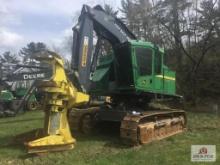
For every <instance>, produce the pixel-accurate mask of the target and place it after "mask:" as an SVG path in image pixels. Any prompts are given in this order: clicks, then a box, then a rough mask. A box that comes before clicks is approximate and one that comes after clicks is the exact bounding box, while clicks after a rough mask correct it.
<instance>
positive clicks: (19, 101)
mask: <svg viewBox="0 0 220 165" xmlns="http://www.w3.org/2000/svg"><path fill="white" fill-rule="evenodd" d="M27 94H28V89H27V88H17V89H15V91H11V90H8V89H6V90H1V91H0V117H13V116H15V115H16V114H17V113H24V112H25V111H31V110H36V109H37V108H38V102H37V99H36V96H35V94H31V95H30V97H29V98H28V100H27V101H26V100H24V98H25V96H26V95H27Z"/></svg>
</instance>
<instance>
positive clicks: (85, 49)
mask: <svg viewBox="0 0 220 165" xmlns="http://www.w3.org/2000/svg"><path fill="white" fill-rule="evenodd" d="M88 45H89V37H87V36H85V37H84V41H83V54H82V64H81V65H82V67H85V66H86V62H87V54H88Z"/></svg>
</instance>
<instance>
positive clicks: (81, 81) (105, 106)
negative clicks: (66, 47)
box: [69, 5, 186, 144]
mask: <svg viewBox="0 0 220 165" xmlns="http://www.w3.org/2000/svg"><path fill="white" fill-rule="evenodd" d="M94 36H96V39H94ZM109 50H110V51H109ZM164 59H165V53H164V50H163V49H162V48H159V47H158V46H157V45H155V44H153V43H151V42H144V41H141V40H138V39H137V38H136V36H135V35H134V34H133V33H132V32H131V31H130V30H129V29H128V28H127V27H126V25H125V24H124V23H123V22H122V21H121V20H120V19H118V18H117V17H116V16H113V15H109V14H108V13H107V12H106V11H105V10H104V9H103V8H102V7H101V6H95V7H93V8H91V7H89V6H87V5H84V6H83V8H82V11H81V15H80V16H79V19H78V23H77V24H76V25H75V26H74V27H73V47H72V65H71V66H72V70H73V71H74V74H73V75H72V79H73V80H75V81H74V82H76V80H77V82H78V88H79V90H81V91H83V92H86V93H88V94H90V96H91V98H97V97H106V98H108V101H106V102H105V103H102V104H101V105H100V106H98V107H95V108H94V107H92V106H93V105H92V102H93V100H91V104H90V106H91V107H90V108H87V109H83V108H81V109H80V108H79V109H74V110H73V111H71V112H70V116H69V121H70V125H71V128H72V129H73V130H75V131H80V132H84V133H87V132H90V131H91V130H92V127H93V126H94V125H95V124H97V123H98V124H100V123H102V122H107V123H112V122H114V123H119V124H120V136H121V138H122V139H123V140H124V141H126V142H129V143H131V144H145V143H149V142H151V141H153V140H158V139H163V138H165V137H168V136H172V135H174V134H177V133H180V132H183V131H184V130H185V129H186V115H185V112H184V110H181V109H174V108H171V107H169V108H168V107H167V106H150V105H151V103H152V102H153V101H154V100H158V99H160V100H162V101H164V100H173V101H174V100H180V99H181V96H179V95H177V94H176V85H175V84H176V81H175V72H174V71H172V70H170V69H169V68H168V67H167V66H166V65H165V64H164Z"/></svg>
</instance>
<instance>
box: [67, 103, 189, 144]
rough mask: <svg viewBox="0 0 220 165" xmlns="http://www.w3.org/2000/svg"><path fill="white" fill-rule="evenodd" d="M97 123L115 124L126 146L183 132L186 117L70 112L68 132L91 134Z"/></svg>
mask: <svg viewBox="0 0 220 165" xmlns="http://www.w3.org/2000/svg"><path fill="white" fill-rule="evenodd" d="M101 122H114V123H115V122H118V123H119V124H120V138H121V139H122V141H123V142H124V143H126V144H129V145H139V144H146V143H149V142H152V141H154V140H160V139H164V138H166V137H169V136H172V135H175V134H178V133H181V132H183V131H184V130H186V122H187V121H186V115H185V111H183V110H181V109H171V108H164V109H161V108H160V109H155V108H151V109H150V107H148V109H144V110H143V109H142V111H141V110H140V109H138V111H131V110H130V111H126V110H119V109H118V108H115V109H113V108H112V107H110V106H103V105H102V106H97V107H90V108H88V109H73V110H71V111H70V113H69V123H70V128H71V129H72V131H73V132H74V133H75V132H80V133H84V134H88V133H91V132H92V131H93V130H94V129H96V128H95V126H99V125H100V123H101Z"/></svg>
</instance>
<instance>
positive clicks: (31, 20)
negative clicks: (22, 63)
mask: <svg viewBox="0 0 220 165" xmlns="http://www.w3.org/2000/svg"><path fill="white" fill-rule="evenodd" d="M104 3H107V4H111V5H112V6H114V8H115V9H117V8H118V7H119V6H120V0H0V53H2V52H3V51H6V50H11V51H14V52H16V51H18V50H19V49H20V48H21V47H24V46H25V45H26V44H27V43H28V42H31V41H34V42H45V43H46V44H47V45H49V46H50V47H51V46H52V45H56V46H59V43H60V42H61V41H62V40H63V38H64V37H65V36H70V35H72V31H71V28H72V26H73V17H74V15H76V13H79V12H80V10H81V8H82V5H83V4H88V5H90V6H94V5H96V4H101V5H103V4H104Z"/></svg>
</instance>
